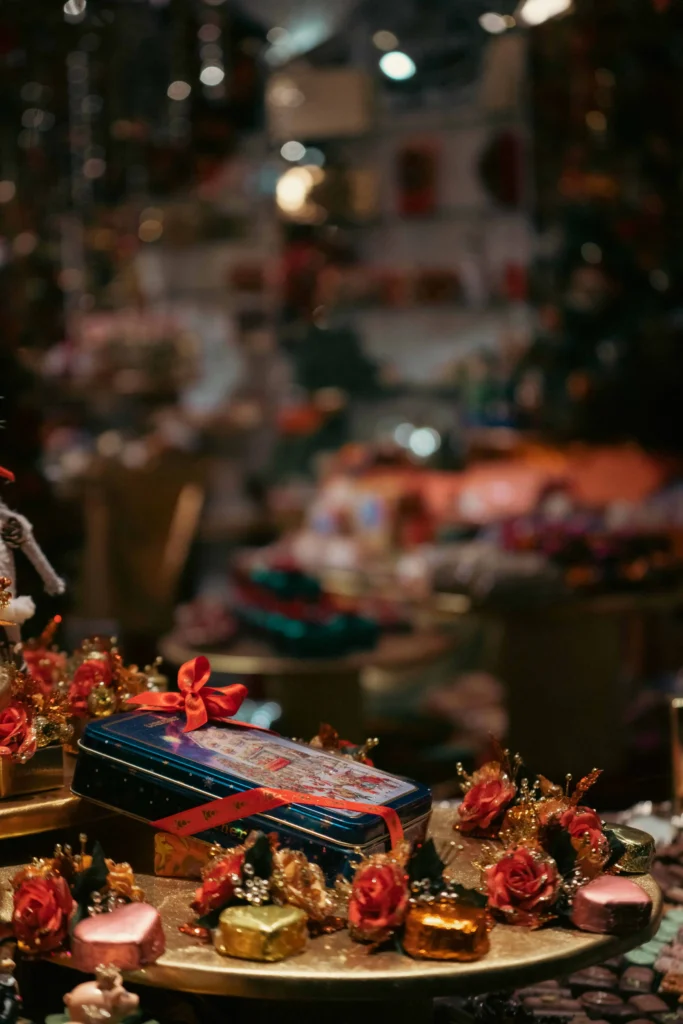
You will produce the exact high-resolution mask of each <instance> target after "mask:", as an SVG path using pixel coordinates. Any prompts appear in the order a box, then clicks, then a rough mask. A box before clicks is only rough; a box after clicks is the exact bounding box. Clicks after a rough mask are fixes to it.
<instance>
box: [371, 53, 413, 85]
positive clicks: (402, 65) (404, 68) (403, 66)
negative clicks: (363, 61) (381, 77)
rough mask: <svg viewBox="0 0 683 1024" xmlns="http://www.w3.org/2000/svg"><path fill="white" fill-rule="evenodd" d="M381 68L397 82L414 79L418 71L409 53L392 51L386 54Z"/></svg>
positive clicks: (388, 76)
mask: <svg viewBox="0 0 683 1024" xmlns="http://www.w3.org/2000/svg"><path fill="white" fill-rule="evenodd" d="M379 66H380V69H381V71H382V72H383V74H385V75H386V76H387V78H391V79H393V80H394V81H395V82H405V81H406V80H407V79H408V78H412V77H413V75H414V74H415V72H416V71H417V68H416V67H415V61H414V60H413V59H412V57H409V56H408V54H407V53H403V52H402V50H392V51H391V52H390V53H385V54H384V56H383V57H382V58H381V60H380V62H379Z"/></svg>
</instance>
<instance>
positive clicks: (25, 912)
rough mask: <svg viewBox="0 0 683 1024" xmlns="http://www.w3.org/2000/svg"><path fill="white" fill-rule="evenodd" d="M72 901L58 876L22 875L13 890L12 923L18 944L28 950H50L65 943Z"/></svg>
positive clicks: (45, 951)
mask: <svg viewBox="0 0 683 1024" xmlns="http://www.w3.org/2000/svg"><path fill="white" fill-rule="evenodd" d="M73 906H74V901H73V898H72V896H71V891H70V889H69V884H68V882H67V881H66V879H65V878H62V876H61V875H47V876H45V877H44V878H25V879H24V881H23V882H21V884H20V885H19V886H18V887H17V888H16V889H15V890H14V911H13V913H12V926H13V928H14V934H15V936H16V938H17V941H18V942H19V944H20V946H21V947H22V948H23V949H24V950H27V951H28V952H31V953H50V952H52V951H53V950H55V949H59V947H60V946H61V945H62V943H63V942H64V939H65V938H66V936H67V932H68V930H69V919H70V917H71V914H72V911H73Z"/></svg>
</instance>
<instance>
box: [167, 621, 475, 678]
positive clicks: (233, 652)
mask: <svg viewBox="0 0 683 1024" xmlns="http://www.w3.org/2000/svg"><path fill="white" fill-rule="evenodd" d="M454 644H455V640H454V638H453V637H452V636H449V635H448V634H444V633H436V632H415V633H407V634H400V633H399V634H385V635H384V636H382V638H381V639H380V641H379V643H378V645H377V647H375V648H374V650H372V651H361V652H359V653H357V654H349V655H347V656H346V657H343V658H288V657H285V656H283V655H280V654H278V653H277V652H276V651H275V650H274V648H273V647H272V646H271V645H270V644H268V643H267V642H265V641H262V640H256V639H251V638H249V637H245V638H243V639H239V640H236V641H235V642H234V643H232V644H228V645H226V646H224V647H215V648H210V647H208V648H202V649H200V648H195V647H190V646H189V644H187V643H185V641H184V640H182V639H181V638H179V637H178V636H176V635H175V634H173V633H171V634H170V635H168V636H165V637H162V639H161V640H160V641H159V651H160V652H161V654H162V655H163V656H164V658H165V659H166V660H167V661H170V662H171V664H174V665H182V664H183V662H185V661H190V660H191V659H192V658H196V657H197V655H198V654H205V655H206V657H207V658H208V659H209V661H210V662H211V667H212V668H213V670H214V671H215V672H225V673H226V674H228V675H277V676H302V675H333V674H335V673H342V674H343V673H349V672H358V671H361V670H362V669H364V668H380V669H387V670H391V669H395V668H409V667H417V666H419V665H422V664H426V663H428V662H430V661H435V660H437V659H438V658H441V657H444V656H445V655H447V654H448V652H449V651H450V650H451V649H452V648H453V646H454Z"/></svg>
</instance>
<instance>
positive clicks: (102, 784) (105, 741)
mask: <svg viewBox="0 0 683 1024" xmlns="http://www.w3.org/2000/svg"><path fill="white" fill-rule="evenodd" d="M184 725H185V719H184V717H183V716H180V715H175V714H168V713H164V714H155V713H147V712H135V713H132V714H131V713H128V714H123V715H115V716H113V717H112V718H106V719H100V720H98V721H95V722H91V723H90V724H89V725H88V726H87V727H86V729H85V731H84V734H83V737H82V739H81V741H80V742H79V748H80V752H79V756H78V761H77V763H76V770H75V773H74V778H73V783H72V789H73V792H74V793H76V794H77V795H78V796H83V797H87V798H88V799H89V800H93V801H95V802H96V803H98V804H102V805H104V806H106V807H111V808H113V809H115V810H117V811H122V812H123V813H124V814H129V815H131V816H133V817H136V818H139V819H142V820H143V821H147V822H154V821H158V820H159V819H161V818H165V817H167V816H168V815H171V814H177V813H179V812H181V811H188V810H190V809H191V808H194V807H197V806H198V805H200V804H204V803H207V802H208V801H210V800H211V799H215V798H219V797H224V796H230V795H232V794H235V793H242V792H245V791H246V790H249V789H254V788H256V787H258V786H269V787H272V788H277V789H286V790H296V791H297V792H299V793H306V794H311V795H315V796H322V797H332V798H334V799H338V800H339V799H341V800H349V801H351V802H357V803H369V804H383V805H385V806H387V807H392V808H393V809H394V810H395V811H396V812H397V814H398V815H399V817H400V818H401V822H402V824H403V828H404V831H405V834H406V837H407V838H408V839H420V838H422V837H423V836H424V834H425V830H426V827H427V821H428V818H429V812H430V809H431V793H430V791H429V789H428V788H427V787H426V786H423V785H420V784H419V783H416V782H410V781H408V780H404V779H399V778H396V777H395V776H393V775H388V774H387V773H386V772H383V771H380V770H379V769H377V768H373V767H371V766H369V765H364V764H360V763H357V762H355V761H351V760H348V759H347V758H341V757H337V756H335V755H334V754H328V753H326V752H325V751H322V750H315V749H313V748H311V747H308V746H305V745H304V744H300V743H294V742H293V741H292V740H288V739H285V738H284V737H281V736H277V735H274V734H271V733H268V732H262V731H259V730H256V729H246V728H240V727H239V726H234V725H219V724H213V723H209V724H207V725H205V726H203V727H202V728H200V729H196V730H195V731H194V732H189V733H185V732H183V727H184ZM252 829H260V830H261V831H263V832H276V833H277V834H278V836H279V838H280V841H281V843H282V844H283V845H284V846H291V847H293V848H296V849H299V850H303V852H304V853H305V854H306V855H307V856H308V857H309V858H310V859H311V860H315V861H317V862H318V863H319V864H320V866H321V867H322V868H323V870H324V871H325V873H326V874H327V876H328V877H329V878H330V879H332V878H334V877H335V875H337V874H339V873H345V872H346V869H347V868H348V866H349V863H350V862H352V861H356V860H357V859H358V852H359V849H360V851H361V852H362V853H364V854H369V853H376V852H379V851H381V850H385V849H387V848H388V845H389V840H388V833H387V828H386V825H385V822H384V821H383V819H382V818H380V817H378V816H376V815H374V814H364V813H360V812H358V811H347V810H343V811H342V810H329V809H323V808H321V807H315V806H310V805H306V806H304V805H297V804H289V805H287V806H285V807H281V808H279V809H278V810H276V811H272V812H271V813H269V814H265V813H264V814H262V815H254V816H252V817H250V818H246V819H243V820H241V821H235V822H231V823H230V824H229V825H223V826H221V827H218V828H213V829H208V830H207V831H206V832H201V833H199V835H198V838H200V839H205V840H207V841H209V842H215V843H220V844H221V845H222V846H225V847H230V846H235V845H237V844H239V843H241V842H242V841H243V840H244V838H245V836H246V835H247V834H248V832H249V831H251V830H252Z"/></svg>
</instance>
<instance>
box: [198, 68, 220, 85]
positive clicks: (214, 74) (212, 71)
mask: <svg viewBox="0 0 683 1024" xmlns="http://www.w3.org/2000/svg"><path fill="white" fill-rule="evenodd" d="M224 78H225V71H224V70H223V68H222V67H219V65H218V64H207V65H206V67H203V68H202V70H201V71H200V73H199V81H200V82H201V83H202V85H208V86H214V85H220V84H221V82H222V81H223V79H224Z"/></svg>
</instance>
